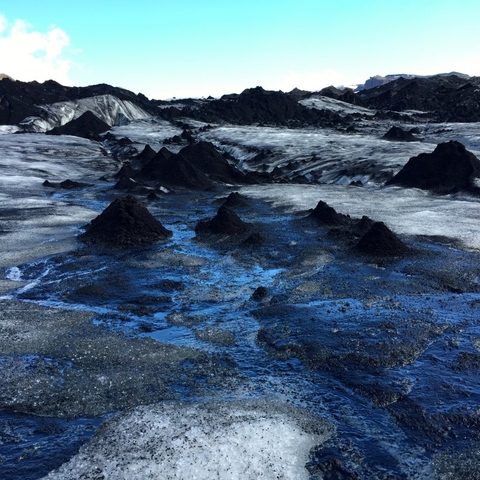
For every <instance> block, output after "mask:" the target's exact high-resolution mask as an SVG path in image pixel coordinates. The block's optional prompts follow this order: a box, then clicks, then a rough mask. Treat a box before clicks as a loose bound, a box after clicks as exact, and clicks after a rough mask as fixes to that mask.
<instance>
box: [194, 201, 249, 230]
mask: <svg viewBox="0 0 480 480" xmlns="http://www.w3.org/2000/svg"><path fill="white" fill-rule="evenodd" d="M249 229H250V226H249V225H248V223H245V222H244V221H243V220H242V219H241V218H240V217H239V216H238V215H237V214H236V213H235V212H234V211H233V210H230V209H229V208H228V207H225V206H224V205H222V206H221V207H220V208H219V209H218V212H217V214H216V215H215V216H214V217H213V218H212V219H211V220H202V221H200V222H199V223H198V224H197V226H196V227H195V232H196V233H197V234H203V233H207V234H208V233H213V234H217V235H235V234H242V233H246V232H248V230H249Z"/></svg>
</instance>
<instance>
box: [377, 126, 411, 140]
mask: <svg viewBox="0 0 480 480" xmlns="http://www.w3.org/2000/svg"><path fill="white" fill-rule="evenodd" d="M382 138H383V139H384V140H390V141H392V142H418V141H419V139H418V138H417V137H416V136H415V135H413V134H412V133H410V132H407V131H405V130H404V129H403V128H401V127H395V126H393V127H392V128H391V129H390V130H389V131H388V132H387V133H386V134H385V135H384V136H383V137H382Z"/></svg>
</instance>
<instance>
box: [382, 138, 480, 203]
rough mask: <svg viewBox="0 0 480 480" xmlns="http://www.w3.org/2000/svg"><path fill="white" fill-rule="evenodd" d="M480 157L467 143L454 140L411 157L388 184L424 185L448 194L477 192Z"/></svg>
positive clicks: (408, 186)
mask: <svg viewBox="0 0 480 480" xmlns="http://www.w3.org/2000/svg"><path fill="white" fill-rule="evenodd" d="M478 177H480V160H478V158H477V157H476V156H475V155H474V154H473V153H471V152H469V151H468V150H467V149H466V148H465V146H464V145H463V144H462V143H460V142H457V141H455V140H452V141H450V142H447V143H441V144H439V145H437V147H436V148H435V150H434V151H433V152H432V153H421V154H420V155H417V156H416V157H412V158H411V159H410V160H409V161H408V162H407V163H406V165H405V166H404V167H403V168H402V169H401V170H400V171H399V172H398V173H397V174H396V175H395V176H394V177H393V178H392V179H391V180H389V181H388V182H387V183H386V185H400V186H402V187H407V188H421V189H423V190H432V191H434V192H436V193H440V194H447V193H454V192H458V191H461V190H467V191H472V192H475V193H478V190H479V189H478V187H476V186H475V184H474V181H475V178H478Z"/></svg>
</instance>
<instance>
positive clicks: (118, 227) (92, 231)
mask: <svg viewBox="0 0 480 480" xmlns="http://www.w3.org/2000/svg"><path fill="white" fill-rule="evenodd" d="M171 235H172V232H171V231H170V230H167V229H166V228H165V227H164V226H163V225H162V224H161V223H160V222H159V221H158V220H156V219H155V217H154V216H153V215H152V214H151V213H150V212H149V211H148V210H147V208H146V207H145V206H143V205H142V204H141V203H140V202H139V201H138V200H137V199H136V198H135V197H132V196H131V195H128V196H126V197H121V198H117V199H116V200H115V201H114V202H112V203H111V204H110V205H109V206H108V207H107V208H106V209H105V210H104V211H103V212H102V213H101V214H100V215H99V216H98V217H96V218H94V219H93V220H92V221H91V222H90V224H89V225H87V226H86V231H85V233H83V234H82V235H80V236H79V239H80V240H81V241H83V242H85V243H86V244H89V245H97V246H103V247H114V248H118V247H129V246H140V245H151V244H154V243H157V242H159V241H163V240H167V239H168V238H170V236H171Z"/></svg>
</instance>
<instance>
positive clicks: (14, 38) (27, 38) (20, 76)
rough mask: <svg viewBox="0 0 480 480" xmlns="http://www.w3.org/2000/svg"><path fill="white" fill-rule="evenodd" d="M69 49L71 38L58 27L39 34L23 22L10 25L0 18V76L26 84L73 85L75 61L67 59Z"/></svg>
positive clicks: (52, 26)
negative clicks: (47, 81)
mask: <svg viewBox="0 0 480 480" xmlns="http://www.w3.org/2000/svg"><path fill="white" fill-rule="evenodd" d="M69 45H70V38H69V37H68V35H67V34H66V33H65V32H64V31H63V30H62V29H61V28H58V27H56V26H55V25H51V26H50V27H49V29H48V31H46V32H38V31H34V30H33V29H32V27H31V26H30V25H29V24H28V23H26V22H25V21H23V20H16V21H15V22H14V23H13V24H10V23H9V22H8V21H7V19H6V18H5V16H3V15H1V14H0V69H1V72H0V73H6V74H7V75H10V76H11V77H13V78H15V79H16V80H22V81H31V80H37V81H39V82H43V81H45V80H49V79H53V80H56V81H57V82H60V83H63V84H67V85H68V84H71V83H72V82H71V81H70V79H69V71H70V68H71V61H70V60H69V59H68V58H67V57H66V56H65V55H64V50H65V48H66V47H68V46H69Z"/></svg>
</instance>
